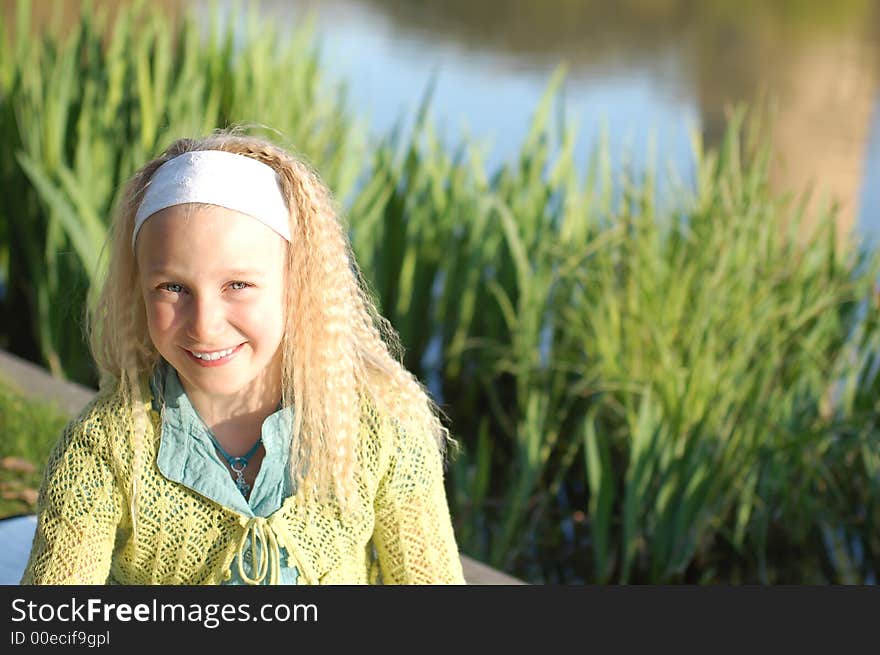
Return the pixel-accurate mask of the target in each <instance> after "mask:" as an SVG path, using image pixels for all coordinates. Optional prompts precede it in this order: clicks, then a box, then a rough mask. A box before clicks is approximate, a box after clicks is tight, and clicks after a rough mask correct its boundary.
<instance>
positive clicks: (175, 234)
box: [136, 205, 286, 413]
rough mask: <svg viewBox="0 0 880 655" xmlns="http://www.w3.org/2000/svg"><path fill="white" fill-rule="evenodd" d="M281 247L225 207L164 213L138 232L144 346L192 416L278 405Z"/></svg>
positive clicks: (259, 227) (247, 218)
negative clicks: (174, 377)
mask: <svg viewBox="0 0 880 655" xmlns="http://www.w3.org/2000/svg"><path fill="white" fill-rule="evenodd" d="M187 214H189V216H187ZM285 245H286V244H285V241H284V239H283V238H281V237H280V236H279V235H277V234H276V233H275V232H273V231H272V230H271V229H269V228H268V227H266V226H265V225H263V224H262V223H260V222H259V221H257V220H256V219H253V218H251V217H250V216H246V215H244V214H240V213H239V212H236V211H233V210H230V209H225V208H222V207H213V206H212V207H207V208H198V209H193V208H192V207H191V206H189V207H188V206H185V205H178V206H175V207H169V208H167V209H163V210H162V211H160V212H157V213H156V214H154V215H153V216H152V217H150V219H149V220H147V221H146V222H145V223H144V225H143V227H142V228H141V231H140V233H139V234H138V238H137V248H136V251H137V261H138V268H139V275H140V284H141V291H142V293H143V297H144V303H145V305H146V310H147V324H148V327H149V332H150V338H151V339H152V341H153V344H154V345H155V346H156V349H157V350H158V351H159V353H160V354H161V355H162V357H164V358H165V359H166V360H167V361H168V363H170V364H171V365H172V366H173V367H174V368H175V369H176V370H177V372H178V374H179V375H180V378H181V382H182V383H183V385H184V388H185V389H186V391H187V394H188V395H189V396H190V399H191V400H192V401H193V402H194V403H195V405H196V407H197V408H198V409H200V410H210V408H213V407H217V408H218V409H219V408H220V407H223V406H226V407H236V408H240V409H248V408H249V409H253V408H255V407H258V406H264V405H267V404H274V403H277V402H278V399H279V392H280V381H281V349H280V345H281V339H282V336H283V334H284V279H285V275H284V273H285V250H286V248H285ZM211 411H214V410H211ZM215 413H216V412H215Z"/></svg>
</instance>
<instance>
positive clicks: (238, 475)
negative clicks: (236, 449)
mask: <svg viewBox="0 0 880 655" xmlns="http://www.w3.org/2000/svg"><path fill="white" fill-rule="evenodd" d="M236 464H238V465H239V468H236V467H235V465H236ZM229 468H231V469H232V472H233V473H235V486H236V487H238V490H239V491H240V492H241V495H242V496H244V497H245V498H247V495H248V494H249V493H250V491H251V486H250V485H249V484H248V483H247V482H245V481H244V470H245V469H246V468H247V462H242V461H241V460H240V459H236V461H234V462H232V463H231V464H230V465H229Z"/></svg>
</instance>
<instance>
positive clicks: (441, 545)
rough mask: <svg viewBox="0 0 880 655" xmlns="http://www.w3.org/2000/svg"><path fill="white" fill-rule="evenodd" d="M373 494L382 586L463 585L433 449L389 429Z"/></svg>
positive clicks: (429, 444)
mask: <svg viewBox="0 0 880 655" xmlns="http://www.w3.org/2000/svg"><path fill="white" fill-rule="evenodd" d="M395 432H396V440H395V444H394V446H393V449H392V452H391V456H390V458H389V462H388V467H387V468H386V470H385V474H384V475H383V477H382V479H381V481H380V482H379V486H378V489H377V493H376V499H375V515H376V524H375V532H374V534H373V543H374V545H375V547H376V553H377V555H378V560H379V568H380V571H381V574H382V580H383V582H384V583H385V584H464V583H465V582H464V575H463V573H462V568H461V559H460V557H459V553H458V547H457V545H456V543H455V535H454V532H453V529H452V521H451V519H450V515H449V506H448V505H447V500H446V491H445V489H444V487H443V462H442V457H441V454H440V451H439V449H438V448H437V446H436V444H435V443H434V442H433V441H432V440H431V439H430V437H429V436H428V435H410V434H407V433H405V432H403V431H400V430H395Z"/></svg>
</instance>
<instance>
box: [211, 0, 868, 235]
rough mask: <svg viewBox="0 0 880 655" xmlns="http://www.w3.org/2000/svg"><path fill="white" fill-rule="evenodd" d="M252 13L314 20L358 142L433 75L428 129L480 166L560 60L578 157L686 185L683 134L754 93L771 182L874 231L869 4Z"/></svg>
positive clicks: (564, 4) (358, 4)
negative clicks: (642, 164) (475, 156)
mask: <svg viewBox="0 0 880 655" xmlns="http://www.w3.org/2000/svg"><path fill="white" fill-rule="evenodd" d="M255 4H258V6H259V11H260V13H261V14H262V15H264V16H266V17H271V18H272V20H273V22H274V23H275V24H276V25H277V26H278V27H279V28H280V29H282V30H285V29H293V27H295V26H296V25H299V24H300V23H301V22H302V21H303V20H305V17H306V16H307V14H308V13H309V12H314V16H315V19H316V24H317V31H318V34H319V37H320V41H321V44H322V47H323V59H324V62H325V64H326V66H327V68H328V69H329V71H330V72H331V73H332V74H333V75H334V76H335V77H337V78H340V79H344V80H346V81H347V83H348V85H349V89H350V98H351V105H352V108H353V110H354V111H355V112H356V113H357V114H358V115H360V116H363V117H365V118H366V119H368V120H369V124H370V126H371V129H372V131H373V132H374V133H375V134H385V133H387V131H388V130H389V129H390V128H391V127H392V125H393V124H394V123H395V122H396V121H397V120H398V119H400V118H401V116H405V117H408V118H410V119H411V118H412V116H413V115H414V113H415V110H416V108H417V106H418V104H419V102H420V100H421V98H422V96H423V94H424V92H425V89H426V88H427V86H428V84H429V82H430V80H431V79H432V76H435V75H436V86H435V88H434V93H433V102H432V108H433V116H434V119H435V122H436V124H437V125H438V127H439V128H440V129H441V134H443V135H444V137H445V139H446V140H447V141H449V142H450V143H455V142H456V141H457V140H458V139H459V138H461V137H462V136H464V135H467V136H469V137H472V138H475V139H477V140H478V141H480V142H482V143H485V144H486V146H487V149H488V155H487V163H488V164H489V166H490V167H495V166H497V165H498V164H499V163H500V162H503V161H508V160H510V159H511V158H512V157H513V156H514V155H515V153H516V152H517V150H518V148H519V146H520V144H521V143H522V141H523V139H524V137H525V135H526V133H527V130H528V126H529V122H530V118H531V115H532V113H533V111H534V109H535V107H536V105H537V103H538V101H539V99H540V97H541V95H542V93H543V91H544V90H545V88H546V85H547V83H548V81H549V80H550V77H551V75H552V73H553V71H554V70H555V69H556V68H557V66H558V65H560V64H561V63H564V64H565V65H566V66H567V71H568V75H567V78H566V83H565V85H564V97H565V101H564V106H565V111H566V116H567V119H568V120H572V121H575V122H577V124H578V125H579V134H580V137H579V138H580V141H579V147H578V161H579V162H581V163H582V164H583V163H585V162H586V161H587V160H588V157H589V154H590V152H591V149H592V147H593V146H595V144H596V142H597V140H598V139H599V138H600V134H601V133H602V130H603V129H605V130H606V131H607V135H608V141H609V144H610V146H611V153H612V156H613V164H614V165H615V167H617V168H619V166H620V165H621V163H622V162H623V161H624V160H625V159H627V158H629V159H630V160H633V161H635V162H639V161H644V160H645V158H646V157H647V153H648V151H649V144H650V143H651V141H652V139H653V141H654V143H655V146H654V147H655V151H656V153H657V161H658V163H660V164H661V165H665V164H666V163H670V162H671V163H672V165H673V166H674V167H675V169H676V170H677V171H678V172H679V173H680V174H681V175H682V176H683V177H684V178H685V179H688V178H689V176H690V170H691V155H690V153H691V130H694V129H697V130H699V131H700V132H701V133H702V134H703V135H704V137H705V140H706V143H710V144H711V143H716V142H717V141H718V139H719V136H720V134H721V133H722V131H723V126H724V123H725V116H726V111H727V110H728V109H729V108H730V107H731V106H732V105H733V104H734V103H737V102H741V101H742V102H747V103H749V104H750V105H756V104H759V103H760V102H761V99H765V100H766V101H767V103H765V104H766V105H769V106H771V107H772V110H771V114H770V115H771V116H774V119H773V120H771V121H770V125H771V126H772V130H773V139H772V144H773V147H774V153H775V154H774V166H773V168H772V173H771V180H772V184H773V186H774V188H776V189H779V190H780V191H786V190H792V189H795V190H797V189H803V188H806V186H807V185H812V184H816V185H817V187H816V188H817V192H818V193H817V197H818V196H819V195H821V194H825V196H827V197H834V198H837V199H838V200H839V201H840V203H841V206H842V210H843V215H842V222H843V224H844V226H845V227H847V226H850V225H852V226H855V227H856V228H858V229H859V230H860V231H861V233H862V234H864V235H866V236H868V237H871V238H876V237H878V236H880V102H878V99H880V1H878V0H867V1H848V0H836V1H835V2H818V1H805V0H792V1H791V2H762V1H758V0H743V1H738V2H735V1H731V0H706V1H703V2H699V1H697V0H622V1H619V2H615V3H609V2H605V1H603V0H595V1H594V0H581V1H566V0H546V1H540V2H539V1H537V0H496V1H494V2H479V1H469V2H468V1H463V0H422V1H421V2H411V1H409V0H329V1H327V0H325V1H324V2H315V1H306V0H301V1H299V2H297V1H270V0H266V1H263V2H260V3H255ZM209 5H210V3H209V2H200V3H197V10H198V11H200V12H203V13H204V14H205V15H207V13H208V7H209ZM232 5H233V3H232V2H224V3H221V6H222V7H225V8H228V7H230V6H232Z"/></svg>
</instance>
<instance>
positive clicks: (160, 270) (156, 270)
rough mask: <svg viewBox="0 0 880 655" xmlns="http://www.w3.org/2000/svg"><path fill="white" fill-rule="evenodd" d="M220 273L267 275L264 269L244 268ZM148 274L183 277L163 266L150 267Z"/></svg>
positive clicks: (236, 275) (230, 274) (228, 274)
mask: <svg viewBox="0 0 880 655" xmlns="http://www.w3.org/2000/svg"><path fill="white" fill-rule="evenodd" d="M219 274H220V275H221V276H223V277H252V278H253V277H265V275H266V274H265V272H264V271H260V270H257V269H242V268H237V269H230V270H225V271H220V273H219ZM147 275H151V276H154V277H171V278H176V277H183V276H181V275H178V274H177V272H176V271H174V270H173V269H167V268H161V267H157V268H150V269H148V270H147Z"/></svg>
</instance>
